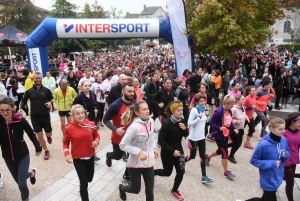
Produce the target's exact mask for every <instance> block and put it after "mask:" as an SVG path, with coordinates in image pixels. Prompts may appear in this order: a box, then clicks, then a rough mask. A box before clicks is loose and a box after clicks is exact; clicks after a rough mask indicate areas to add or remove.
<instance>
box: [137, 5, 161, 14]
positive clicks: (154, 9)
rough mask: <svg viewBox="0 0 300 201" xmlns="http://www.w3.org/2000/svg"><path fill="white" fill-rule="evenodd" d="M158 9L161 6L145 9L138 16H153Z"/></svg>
mask: <svg viewBox="0 0 300 201" xmlns="http://www.w3.org/2000/svg"><path fill="white" fill-rule="evenodd" d="M160 8H161V6H152V7H146V9H144V10H143V11H142V12H141V13H140V15H153V14H154V13H155V12H156V11H157V10H158V9H160Z"/></svg>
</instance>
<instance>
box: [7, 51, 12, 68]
mask: <svg viewBox="0 0 300 201" xmlns="http://www.w3.org/2000/svg"><path fill="white" fill-rule="evenodd" d="M8 55H9V59H10V67H9V68H10V69H11V68H12V65H13V62H12V58H11V51H10V47H9V46H8Z"/></svg>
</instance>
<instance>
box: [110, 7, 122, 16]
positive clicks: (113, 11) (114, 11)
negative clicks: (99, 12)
mask: <svg viewBox="0 0 300 201" xmlns="http://www.w3.org/2000/svg"><path fill="white" fill-rule="evenodd" d="M108 12H109V15H110V18H122V13H123V11H122V10H119V11H118V10H117V8H116V7H113V6H112V7H111V10H110V11H108Z"/></svg>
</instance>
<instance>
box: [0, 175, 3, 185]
mask: <svg viewBox="0 0 300 201" xmlns="http://www.w3.org/2000/svg"><path fill="white" fill-rule="evenodd" d="M2 186H3V174H0V188H1V187H2Z"/></svg>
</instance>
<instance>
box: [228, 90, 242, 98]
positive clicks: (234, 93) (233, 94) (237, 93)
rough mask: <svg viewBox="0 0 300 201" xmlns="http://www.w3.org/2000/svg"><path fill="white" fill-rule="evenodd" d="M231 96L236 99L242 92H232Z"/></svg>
mask: <svg viewBox="0 0 300 201" xmlns="http://www.w3.org/2000/svg"><path fill="white" fill-rule="evenodd" d="M229 94H230V95H232V96H234V97H236V96H237V95H241V92H240V91H235V90H232V91H231V92H230V93H229Z"/></svg>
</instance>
